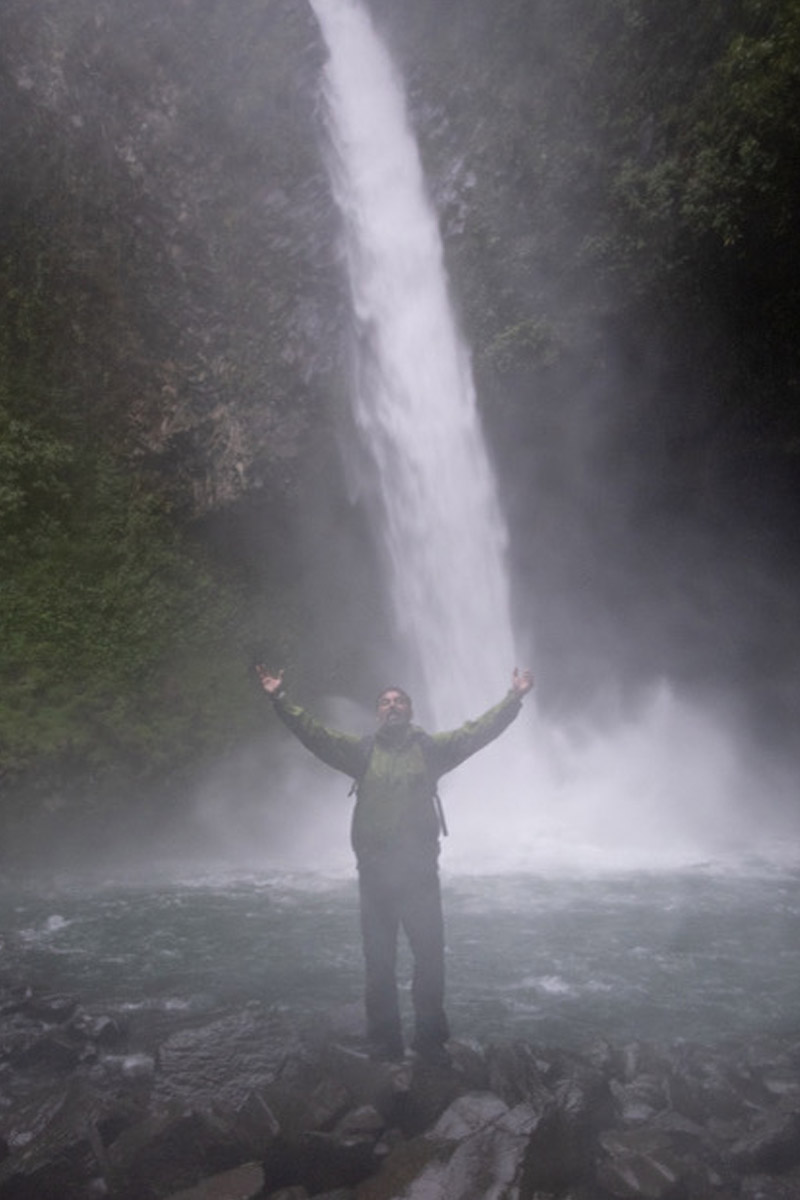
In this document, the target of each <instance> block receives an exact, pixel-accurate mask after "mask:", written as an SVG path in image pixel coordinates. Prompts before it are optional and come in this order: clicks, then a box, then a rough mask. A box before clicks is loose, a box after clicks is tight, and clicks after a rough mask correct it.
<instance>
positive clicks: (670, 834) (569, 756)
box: [311, 0, 762, 869]
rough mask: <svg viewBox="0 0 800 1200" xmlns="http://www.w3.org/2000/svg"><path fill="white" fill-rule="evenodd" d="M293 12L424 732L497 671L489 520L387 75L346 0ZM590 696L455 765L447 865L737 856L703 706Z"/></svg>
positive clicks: (420, 188)
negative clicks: (314, 110)
mask: <svg viewBox="0 0 800 1200" xmlns="http://www.w3.org/2000/svg"><path fill="white" fill-rule="evenodd" d="M311 5H312V8H313V10H314V12H315V14H316V16H317V19H318V21H319V24H320V27H321V30H322V34H323V37H324V40H325V43H326V45H327V48H328V52H329V58H328V61H327V64H326V67H325V71H324V78H323V96H324V102H325V103H324V113H325V119H326V125H327V147H326V150H327V159H328V165H329V171H330V177H331V183H332V188H333V191H334V198H335V200H336V202H337V204H338V206H339V210H340V213H341V220H342V227H343V244H344V252H345V255H346V263H347V269H348V277H349V282H350V288H351V294H352V309H353V317H354V325H355V337H354V339H353V341H354V371H353V387H352V410H353V421H354V425H355V429H356V431H357V436H358V440H359V442H360V444H361V449H362V453H361V454H360V455H358V456H357V460H358V475H359V477H358V479H357V481H356V484H357V487H358V488H359V490H360V491H361V493H362V494H363V495H365V496H367V497H368V499H369V502H370V505H371V508H372V510H373V512H374V513H375V515H376V529H377V535H378V543H379V547H380V550H381V552H382V553H383V555H384V557H385V563H386V572H387V580H388V585H389V589H390V592H391V596H392V600H393V603H394V616H395V622H396V632H397V638H398V642H399V644H400V646H401V647H402V649H403V658H404V661H405V663H406V664H407V667H406V669H404V673H403V675H402V677H401V678H398V679H395V680H390V681H389V682H395V683H398V684H401V685H406V684H408V685H409V686H410V688H411V690H412V694H413V695H414V698H415V700H416V701H418V702H419V703H418V705H417V707H418V710H419V709H420V708H421V709H422V712H423V714H424V715H423V720H424V721H425V723H427V722H428V720H430V722H431V724H432V726H433V728H436V729H441V728H446V727H450V726H452V725H456V724H460V723H461V722H462V721H463V720H464V719H465V717H468V716H475V715H477V714H478V713H479V712H480V711H481V710H482V709H484V708H486V707H488V705H489V704H491V703H493V702H494V701H496V700H497V699H499V698H500V696H501V695H502V694H503V693H504V691H505V690H506V688H507V686H508V682H509V678H510V672H511V668H512V667H513V666H514V665H515V661H516V658H517V655H516V653H515V648H514V637H513V633H512V620H511V604H510V595H509V592H510V589H509V583H508V575H507V567H506V544H507V534H506V528H505V525H504V521H503V517H502V513H501V510H500V506H499V503H498V497H497V489H496V485H495V480H494V477H493V472H492V468H491V464H490V461H489V456H488V453H487V450H486V446H485V444H484V440H483V437H482V431H481V425H480V419H479V414H478V411H477V406H476V397H475V388H474V384H473V379H472V374H471V367H470V359H469V354H468V351H467V349H466V347H465V345H464V342H463V340H462V338H461V336H460V334H459V330H458V328H457V322H456V320H455V318H454V315H453V311H452V308H451V304H450V299H449V296H448V285H447V278H446V274H445V270H444V263H443V252H442V244H441V240H440V236H439V231H438V227H437V222H436V216H435V213H434V211H433V208H432V205H431V203H430V200H429V198H428V195H427V193H426V187H425V180H424V176H423V171H422V167H421V164H420V158H419V153H418V150H417V146H416V142H415V139H414V137H413V134H412V131H411V129H410V125H409V120H408V116H407V113H406V105H405V97H404V93H403V87H402V83H401V81H400V79H399V78H398V75H397V73H396V71H395V70H394V68H393V65H392V62H391V60H390V58H389V55H388V53H387V51H386V49H385V47H384V46H383V44H382V43H381V41H380V39H379V38H378V37H377V36H376V33H375V30H374V28H373V26H372V22H371V20H370V16H369V14H368V12H367V11H366V9H365V8H364V7H362V4H361V2H360V0H311ZM604 699H605V706H604V707H602V706H601V708H600V710H599V716H598V713H595V714H593V715H592V716H589V715H585V716H584V717H581V716H580V714H578V715H577V716H576V717H575V718H574V719H573V720H572V721H566V720H564V719H562V721H561V722H560V723H559V724H558V725H554V724H552V723H551V722H549V721H546V720H542V719H540V718H539V717H538V714H537V713H536V710H535V709H534V706H533V704H532V703H530V702H529V703H528V704H526V706H525V715H524V717H523V718H522V719H520V720H519V721H517V722H516V723H515V724H514V726H512V728H511V729H510V730H509V731H508V732H507V733H506V734H504V736H503V738H502V739H500V741H499V742H497V743H495V744H494V745H493V746H490V747H488V748H487V749H486V750H484V751H482V752H481V754H479V755H476V756H475V758H474V759H472V760H470V762H469V763H466V764H464V765H463V766H462V767H461V768H460V769H459V772H458V780H457V784H456V786H457V789H458V802H457V804H456V805H455V808H454V817H453V821H452V822H451V825H452V826H453V827H454V832H455V830H456V829H457V832H458V837H453V839H452V843H453V844H452V845H451V846H449V847H448V857H449V858H451V859H455V860H456V862H457V863H458V856H459V855H460V859H461V862H462V863H463V864H464V865H468V866H469V867H470V868H471V869H476V868H480V869H488V868H489V867H490V866H492V865H503V866H507V865H508V864H509V863H516V864H517V865H521V866H524V867H525V868H526V869H527V868H528V867H529V866H530V864H531V863H532V862H534V861H537V862H539V863H542V862H543V861H550V862H553V863H556V864H560V863H562V862H566V861H570V862H576V863H579V864H581V865H588V866H590V867H591V868H592V869H595V868H596V867H598V866H599V865H601V864H617V865H619V864H620V863H626V864H631V863H635V864H641V863H647V864H652V863H654V862H661V861H664V862H666V861H669V862H676V861H678V862H683V861H692V860H693V858H694V857H695V856H696V855H698V854H709V853H711V854H713V853H720V852H723V851H725V852H727V849H728V848H729V843H733V842H735V841H737V839H738V840H739V841H740V842H741V844H744V845H752V838H753V830H752V828H751V827H750V825H749V823H748V822H746V821H744V822H742V825H741V828H740V829H738V830H735V826H736V824H737V823H736V822H735V821H733V820H731V816H730V813H731V805H734V806H735V805H737V804H738V803H739V797H740V796H743V795H746V794H748V793H749V792H752V791H753V790H754V789H755V788H756V787H759V786H762V784H759V783H758V782H757V781H756V782H754V774H753V771H752V769H751V767H750V764H747V763H746V762H744V761H743V759H742V756H741V755H740V753H739V751H738V748H737V744H736V740H735V738H732V737H731V735H730V731H729V730H728V728H727V727H726V724H725V722H724V721H723V720H722V719H721V718H720V717H719V715H718V714H716V713H714V712H713V711H704V710H703V709H702V708H701V707H699V706H698V705H697V704H696V703H691V702H687V701H685V700H683V699H682V698H681V697H679V696H678V695H677V694H676V692H675V690H674V689H673V688H672V686H671V685H670V684H669V681H667V680H655V681H653V685H652V687H651V688H650V689H648V690H647V692H646V693H643V694H642V698H641V700H640V703H639V704H638V706H636V707H635V709H634V710H633V711H626V709H625V705H624V704H621V703H620V702H619V697H618V696H617V694H616V692H615V688H614V682H613V680H610V681H609V688H608V695H607V696H606V697H605V698H604ZM756 780H757V776H756Z"/></svg>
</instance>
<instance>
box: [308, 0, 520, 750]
mask: <svg viewBox="0 0 800 1200" xmlns="http://www.w3.org/2000/svg"><path fill="white" fill-rule="evenodd" d="M312 3H313V7H314V11H315V12H316V14H317V17H318V19H319V22H320V25H321V27H322V30H323V34H324V37H325V40H326V43H327V45H328V49H329V52H330V58H329V61H328V64H327V67H326V70H325V85H324V94H325V99H326V113H327V128H328V133H329V144H328V150H329V153H328V160H329V163H330V170H331V178H332V183H333V188H334V194H335V197H336V200H337V202H338V205H339V208H340V211H341V214H342V223H343V229H344V237H345V247H346V258H347V266H348V275H349V279H350V285H351V291H352V301H353V311H354V316H355V321H356V325H357V336H356V339H355V351H354V354H355V360H356V361H355V380H354V388H353V409H354V417H355V422H356V425H357V428H358V430H359V432H360V434H361V438H362V442H363V447H364V460H365V474H366V477H367V478H366V482H365V481H364V479H363V477H362V479H361V480H360V483H361V486H365V487H366V488H368V489H369V490H370V491H372V490H373V489H374V493H375V503H374V505H373V508H374V510H375V514H376V516H379V517H380V520H379V522H378V530H379V541H380V545H381V547H382V549H383V550H384V551H385V557H386V562H387V568H388V573H389V586H390V591H391V595H392V597H393V600H394V607H395V613H396V617H397V625H398V630H399V633H400V635H401V637H402V639H403V642H404V645H405V657H406V661H407V662H409V664H410V663H411V662H412V661H416V662H417V664H418V670H419V673H420V674H419V679H418V680H417V681H415V680H413V679H412V680H410V681H409V682H410V685H413V684H414V683H415V682H418V684H419V690H420V693H421V694H420V697H419V698H420V700H421V701H422V702H423V704H424V701H425V698H426V695H427V701H428V703H429V707H430V715H431V717H432V718H433V720H434V722H435V723H436V724H437V725H439V726H442V725H445V724H449V723H453V722H456V723H460V722H461V721H462V720H463V719H464V717H465V716H466V715H467V714H468V713H470V712H471V710H472V708H473V707H474V706H475V705H476V704H477V705H481V704H482V703H483V702H484V701H485V702H486V703H487V704H488V703H491V702H494V701H495V700H496V699H497V698H498V697H499V695H501V694H502V691H503V690H504V688H505V687H507V685H508V676H509V673H510V670H511V667H512V666H513V665H514V660H515V654H514V645H513V638H512V635H511V616H510V602H509V593H508V584H507V573H506V565H505V547H506V531H505V526H504V523H503V520H502V518H501V514H500V509H499V505H498V500H497V496H496V489H495V483H494V479H493V476H492V471H491V468H490V465H489V461H488V456H487V453H486V449H485V446H484V442H483V437H482V433H481V429H480V424H479V421H478V415H477V408H476V402H475V392H474V386H473V381H472V375H471V367H470V361H469V356H468V354H467V351H466V349H465V347H464V345H463V343H462V341H461V338H460V336H459V333H458V330H457V328H456V324H455V321H454V318H453V314H452V310H451V305H450V300H449V297H448V292H447V281H446V277H445V271H444V266H443V260H442V246H441V241H440V236H439V230H438V225H437V220H436V215H435V213H434V211H433V208H432V206H431V204H430V202H429V200H428V197H427V195H426V188H425V181H424V178H423V173H422V168H421V166H420V160H419V154H418V151H417V146H416V142H415V140H414V137H413V135H412V133H411V131H410V128H409V124H408V120H407V116H406V111H405V100H404V95H403V89H402V85H401V83H400V81H399V80H398V78H397V75H396V73H395V71H394V69H393V66H392V63H391V61H390V59H389V57H388V55H387V52H386V50H385V48H384V46H383V44H382V43H381V42H380V40H379V39H378V38H377V36H376V34H375V32H374V30H373V28H372V24H371V21H370V18H369V15H368V14H367V12H366V11H365V9H364V8H363V7H362V6H361V5H360V4H358V3H356V2H355V0H336V3H331V0H312ZM408 673H409V675H411V674H413V672H412V669H411V668H410V667H409V672H408Z"/></svg>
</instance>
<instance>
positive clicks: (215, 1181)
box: [166, 1163, 264, 1200]
mask: <svg viewBox="0 0 800 1200" xmlns="http://www.w3.org/2000/svg"><path fill="white" fill-rule="evenodd" d="M263 1188H264V1169H263V1167H262V1166H261V1164H260V1163H244V1164H243V1165H242V1166H241V1167H234V1168H233V1169H232V1170H230V1171H222V1172H221V1173H220V1174H219V1175H213V1176H211V1177H210V1178H208V1179H203V1180H202V1181H201V1182H200V1183H198V1184H197V1185H196V1187H191V1188H186V1189H184V1190H183V1191H180V1192H173V1193H172V1195H171V1196H168V1197H167V1198H166V1200H256V1197H260V1196H263V1194H264V1193H263Z"/></svg>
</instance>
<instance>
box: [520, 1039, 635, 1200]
mask: <svg viewBox="0 0 800 1200" xmlns="http://www.w3.org/2000/svg"><path fill="white" fill-rule="evenodd" d="M567 1070H568V1071H569V1074H568V1076H567V1077H566V1078H564V1079H561V1080H560V1081H559V1082H558V1083H557V1084H556V1086H555V1088H554V1096H553V1099H554V1102H553V1103H552V1104H550V1105H548V1106H547V1107H546V1108H545V1109H544V1111H543V1112H542V1114H541V1118H540V1120H539V1121H538V1123H537V1125H536V1127H535V1129H534V1130H533V1131H532V1134H531V1141H530V1145H529V1147H528V1155H527V1163H526V1173H525V1181H526V1185H527V1186H528V1187H529V1188H530V1189H531V1190H533V1191H544V1192H548V1191H552V1192H558V1191H561V1190H563V1189H564V1188H565V1187H568V1186H569V1185H570V1184H573V1183H577V1182H580V1181H582V1180H584V1179H587V1178H588V1177H589V1176H590V1175H591V1172H592V1167H593V1160H594V1144H595V1138H596V1135H597V1133H598V1132H599V1130H600V1129H603V1128H605V1127H607V1126H610V1125H612V1124H613V1119H614V1118H613V1106H612V1103H611V1093H610V1091H609V1086H608V1083H607V1082H606V1080H605V1078H604V1076H603V1075H602V1074H601V1073H600V1072H598V1071H595V1070H594V1069H593V1068H591V1067H589V1066H588V1065H585V1064H582V1063H580V1062H577V1061H574V1060H570V1061H569V1062H568V1065H567Z"/></svg>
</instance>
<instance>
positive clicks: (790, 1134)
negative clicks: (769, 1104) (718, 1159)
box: [730, 1111, 800, 1173]
mask: <svg viewBox="0 0 800 1200" xmlns="http://www.w3.org/2000/svg"><path fill="white" fill-rule="evenodd" d="M730 1158H731V1161H732V1162H733V1163H734V1164H735V1165H736V1166H737V1167H738V1168H740V1169H742V1170H744V1171H747V1172H751V1171H767V1172H770V1173H772V1172H779V1171H787V1170H789V1169H790V1168H791V1167H795V1166H798V1165H800V1111H789V1112H780V1111H778V1112H771V1113H768V1114H766V1116H764V1117H763V1118H761V1119H760V1120H759V1121H758V1122H757V1124H756V1125H755V1126H754V1127H753V1129H752V1130H751V1131H750V1132H749V1133H748V1134H746V1135H745V1136H744V1137H742V1138H739V1140H738V1141H736V1142H734V1143H733V1145H732V1146H731V1148H730Z"/></svg>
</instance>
